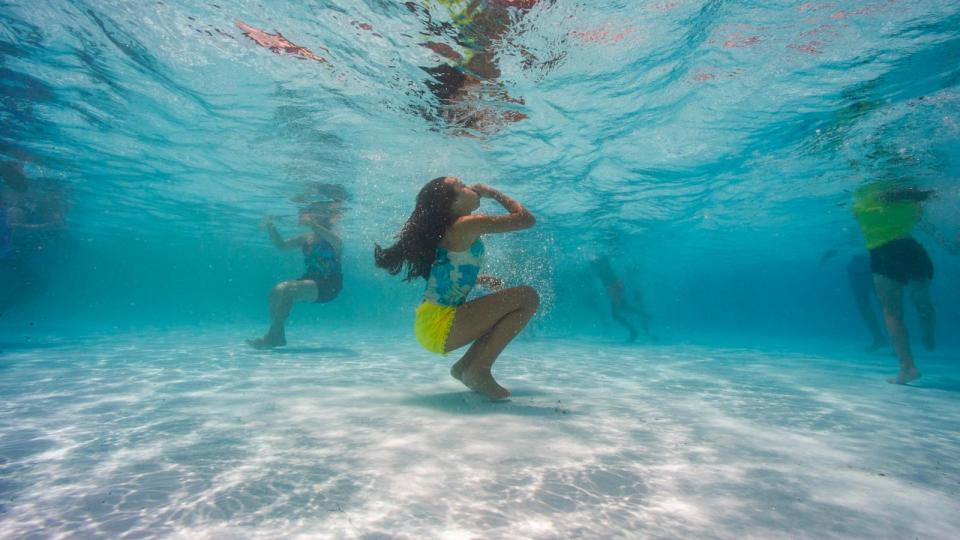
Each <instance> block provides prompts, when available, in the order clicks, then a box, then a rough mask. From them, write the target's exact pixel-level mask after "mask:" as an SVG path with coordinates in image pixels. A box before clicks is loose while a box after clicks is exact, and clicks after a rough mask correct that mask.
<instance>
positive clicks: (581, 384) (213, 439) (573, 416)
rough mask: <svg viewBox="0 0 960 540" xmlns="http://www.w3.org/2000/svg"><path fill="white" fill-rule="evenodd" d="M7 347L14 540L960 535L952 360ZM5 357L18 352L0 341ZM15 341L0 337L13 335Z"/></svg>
mask: <svg viewBox="0 0 960 540" xmlns="http://www.w3.org/2000/svg"><path fill="white" fill-rule="evenodd" d="M251 332H253V330H249V331H244V332H241V331H238V330H236V329H233V330H216V331H211V332H201V331H200V330H191V331H184V330H178V331H169V332H166V331H150V332H147V333H145V334H144V333H141V334H139V335H134V334H129V333H124V334H121V335H118V336H96V337H89V338H83V339H81V338H76V339H70V340H55V341H53V340H47V341H43V340H37V342H36V343H33V344H32V345H30V346H23V345H21V346H15V347H14V346H9V345H8V346H6V347H0V348H3V349H4V352H3V353H2V354H0V396H3V397H2V399H0V411H2V412H0V537H3V538H51V537H53V538H55V537H62V538H75V537H83V538H143V537H164V538H217V539H219V538H354V537H360V538H450V539H461V538H462V539H467V538H478V539H479V538H506V537H510V538H738V539H741V538H765V539H767V538H788V537H789V538H817V539H822V538H870V539H876V538H915V537H919V538H925V539H930V538H944V539H947V538H957V537H958V531H960V512H958V510H960V506H958V501H960V460H958V459H957V458H958V456H960V432H958V430H960V377H958V376H957V374H958V369H957V366H956V364H955V363H954V362H953V359H955V358H956V356H955V355H952V354H949V353H948V352H939V353H934V354H928V355H924V356H920V359H919V361H920V362H921V363H920V367H921V370H922V371H923V372H924V378H923V379H922V380H921V383H920V384H918V386H917V387H914V388H904V387H896V386H892V385H889V384H887V383H886V382H884V379H885V377H886V376H888V375H891V374H893V372H894V371H895V365H896V362H895V360H894V358H893V357H892V356H890V355H889V354H879V355H867V354H865V353H862V352H858V351H857V350H856V348H854V347H853V346H851V348H850V349H849V350H840V351H837V352H836V353H835V354H833V353H831V356H830V357H828V356H825V355H818V354H801V353H796V352H782V351H781V352H777V351H767V352H762V351H754V350H746V349H719V348H706V347H698V346H672V345H655V346H633V347H627V346H623V345H619V344H615V343H610V342H601V341H593V342H591V341H575V340H543V341H518V342H517V343H515V344H513V345H511V346H510V347H509V348H508V349H507V351H506V352H505V354H504V356H503V358H502V359H501V361H500V362H498V364H497V371H496V374H497V377H498V379H499V380H500V381H501V383H502V384H503V385H504V386H506V387H508V388H510V389H511V390H512V391H513V392H514V396H513V398H512V399H510V400H509V401H506V402H500V403H490V402H486V401H484V400H483V399H481V398H480V397H479V396H477V395H476V394H471V393H469V392H468V391H466V389H465V388H463V387H461V386H459V383H457V382H456V381H454V380H453V379H451V378H449V376H448V375H447V369H448V367H449V364H450V363H451V362H452V360H453V358H448V359H442V358H439V357H435V356H431V355H429V354H427V353H425V352H423V351H422V350H420V349H418V348H417V347H416V346H415V344H414V343H412V340H411V339H399V338H397V337H384V338H375V337H373V336H370V335H360V334H358V335H344V334H337V336H336V337H335V338H332V339H330V338H328V339H324V338H323V337H322V336H320V335H313V336H304V335H303V334H304V332H305V331H304V330H303V329H300V330H298V332H297V336H296V338H294V337H293V336H291V345H290V346H289V347H288V348H287V349H286V350H283V351H278V352H258V351H253V350H250V349H249V348H247V347H246V345H244V344H243V338H246V337H250V334H251ZM0 341H3V340H0ZM9 341H10V340H7V342H9Z"/></svg>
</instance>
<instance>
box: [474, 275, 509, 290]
mask: <svg viewBox="0 0 960 540" xmlns="http://www.w3.org/2000/svg"><path fill="white" fill-rule="evenodd" d="M477 283H478V284H480V285H483V286H484V287H489V288H490V289H492V290H494V291H499V290H501V289H503V280H502V279H500V278H498V277H496V276H491V275H489V274H481V275H479V276H477Z"/></svg>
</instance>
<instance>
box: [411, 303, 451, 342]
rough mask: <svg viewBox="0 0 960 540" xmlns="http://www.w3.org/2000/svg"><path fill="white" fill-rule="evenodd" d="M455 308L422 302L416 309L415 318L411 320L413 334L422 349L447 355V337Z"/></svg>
mask: <svg viewBox="0 0 960 540" xmlns="http://www.w3.org/2000/svg"><path fill="white" fill-rule="evenodd" d="M456 316H457V308H455V307H453V306H438V305H437V304H434V303H432V302H424V303H422V304H420V306H419V307H417V317H416V318H415V319H414V320H413V333H414V335H416V336H417V341H419V342H420V345H423V348H424V349H426V350H428V351H430V352H434V353H437V354H447V350H446V348H447V335H448V334H450V328H451V327H453V319H454V318H455V317H456Z"/></svg>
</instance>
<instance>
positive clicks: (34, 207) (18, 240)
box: [0, 162, 70, 313]
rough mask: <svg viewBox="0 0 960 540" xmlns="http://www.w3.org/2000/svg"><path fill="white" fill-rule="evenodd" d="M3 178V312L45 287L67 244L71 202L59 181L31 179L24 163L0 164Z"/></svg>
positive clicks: (0, 250)
mask: <svg viewBox="0 0 960 540" xmlns="http://www.w3.org/2000/svg"><path fill="white" fill-rule="evenodd" d="M0 178H2V180H3V182H2V184H0V313H2V312H3V311H6V310H7V309H9V308H10V307H13V306H15V305H17V304H22V303H24V302H27V301H29V300H31V299H32V298H34V297H35V296H37V295H38V294H40V293H41V292H43V290H44V289H45V288H46V285H47V282H46V279H45V277H44V275H43V273H42V270H43V269H45V268H48V267H50V266H51V264H52V263H51V260H50V259H51V257H54V256H55V253H54V249H55V248H57V247H60V246H62V245H63V240H64V233H65V231H66V229H67V221H66V216H67V212H68V210H69V206H70V205H69V201H68V199H67V193H66V189H65V187H64V186H63V185H62V184H61V183H60V181H59V180H56V179H36V178H34V179H31V178H28V177H27V175H26V174H25V173H24V169H23V164H22V163H15V162H3V163H0ZM54 266H55V265H54Z"/></svg>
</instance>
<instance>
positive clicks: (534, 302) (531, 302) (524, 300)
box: [517, 285, 540, 311]
mask: <svg viewBox="0 0 960 540" xmlns="http://www.w3.org/2000/svg"><path fill="white" fill-rule="evenodd" d="M517 294H518V295H519V297H520V305H522V306H523V307H524V308H527V309H529V310H530V311H536V310H537V308H538V307H540V293H538V292H537V290H536V289H534V288H533V287H531V286H529V285H520V286H519V287H517Z"/></svg>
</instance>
